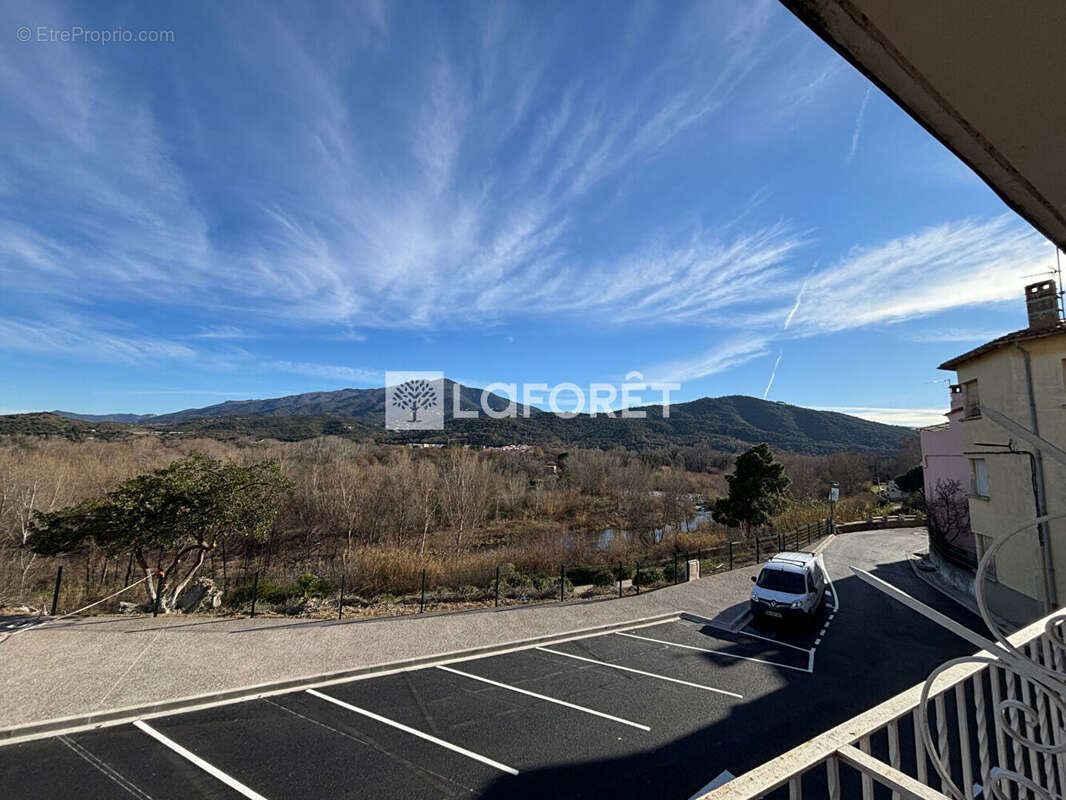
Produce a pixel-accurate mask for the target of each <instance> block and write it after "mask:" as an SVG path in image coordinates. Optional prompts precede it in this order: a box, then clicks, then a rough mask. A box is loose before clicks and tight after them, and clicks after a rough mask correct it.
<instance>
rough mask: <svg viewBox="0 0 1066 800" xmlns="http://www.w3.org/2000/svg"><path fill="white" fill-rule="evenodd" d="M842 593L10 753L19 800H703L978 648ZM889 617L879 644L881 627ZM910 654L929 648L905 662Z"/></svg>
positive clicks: (16, 747)
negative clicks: (723, 621)
mask: <svg viewBox="0 0 1066 800" xmlns="http://www.w3.org/2000/svg"><path fill="white" fill-rule="evenodd" d="M829 567H830V572H834V565H833V564H830V565H829ZM904 568H905V569H907V568H906V567H905V566H904ZM895 575H896V580H893V582H895V583H899V582H900V581H903V582H904V583H906V582H907V579H908V576H907V574H906V573H903V572H899V573H895ZM842 577H844V576H843V572H838V573H836V574H835V578H836V586H835V587H834V588H833V589H832V590H831V594H830V596H829V601H828V602H827V603H826V606H825V607H824V608H823V610H822V611H821V613H820V616H819V618H818V619H817V620H816V621H815V623H814V624H812V625H805V626H786V627H782V628H774V627H769V626H760V627H754V626H752V625H751V624H750V623H749V624H747V625H744V626H743V627H741V628H739V629H738V630H736V631H735V632H732V631H730V630H728V629H725V628H721V627H716V626H713V625H712V624H709V621H708V620H705V619H703V618H701V617H700V616H699V615H698V614H690V613H687V612H682V613H680V614H679V618H678V619H677V620H675V621H669V622H664V623H657V624H653V625H647V626H643V627H634V628H629V629H625V630H620V631H615V632H612V633H606V634H599V635H595V636H589V637H585V638H576V639H571V640H567V641H561V642H556V643H553V644H550V645H544V646H534V647H528V648H525V649H521V650H516V651H513V652H507V653H503V654H499V655H492V656H487V657H481V658H472V659H468V660H461V661H450V662H445V663H439V664H434V665H430V666H423V667H420V668H418V669H411V670H407V671H402V672H396V673H392V674H386V675H380V676H377V677H370V678H365V679H362V680H352V681H348V682H344V683H334V684H331V685H323V686H317V687H313V688H305V689H301V690H298V691H291V692H288V693H285V694H277V695H274V696H270V697H264V698H261V699H256V700H248V701H244V702H239V703H231V704H227V705H219V706H217V707H214V708H208V709H206V710H199V711H193V712H187V713H180V714H172V715H169V716H162V717H156V718H146V719H143V720H139V721H138V722H135V723H133V724H126V725H121V726H116V727H111V728H103V729H100V730H96V731H92V732H85V733H75V734H69V735H66V736H58V737H52V738H48V739H41V740H36V741H30V742H25V743H21V744H13V745H8V746H5V747H0V775H2V779H0V780H2V787H0V794H2V795H3V796H4V797H11V798H35V799H42V798H65V797H72V796H77V797H80V798H115V797H135V798H159V799H162V798H188V797H209V798H215V797H217V798H223V797H241V796H243V797H248V798H289V797H313V796H321V797H330V798H383V797H388V798H423V797H462V796H475V797H494V796H500V797H503V796H507V797H583V796H599V795H603V794H610V795H612V796H618V797H637V796H646V795H647V794H648V793H649V792H655V793H656V794H658V795H660V796H662V797H676V798H682V799H683V798H687V797H690V796H692V795H693V794H694V793H696V792H698V791H699V790H700V789H701V788H703V787H705V786H706V785H707V783H708V782H709V781H712V780H713V779H714V778H715V777H716V776H724V777H728V776H729V775H730V774H740V773H741V772H743V771H745V770H746V769H749V768H751V767H752V766H754V765H755V764H757V763H760V762H761V761H763V760H765V759H767V758H770V757H772V756H773V755H776V754H778V753H780V752H782V751H783V750H785V749H787V748H788V747H791V746H794V745H795V744H798V743H799V742H801V741H803V740H804V739H805V738H807V737H809V736H811V735H814V734H816V733H818V732H820V731H822V730H824V729H826V728H827V727H830V726H831V725H833V724H836V723H837V722H840V721H842V720H843V719H846V718H847V717H849V716H851V715H852V714H854V713H855V712H856V711H858V710H861V709H863V708H865V707H868V706H869V705H870V704H871V701H876V700H878V699H884V697H887V696H890V695H891V694H892V693H894V692H895V691H898V690H899V689H902V688H905V687H906V686H908V685H910V684H912V683H914V682H915V681H917V680H919V679H921V678H922V677H923V676H924V674H925V673H926V672H928V669H929V667H931V666H932V665H933V664H935V663H939V662H940V661H942V660H944V658H947V657H951V656H953V655H956V654H958V653H960V652H965V651H966V647H965V646H964V645H962V644H961V643H960V642H946V641H945V637H943V636H942V635H937V636H935V637H934V636H932V631H931V630H929V629H926V628H924V626H925V623H924V621H922V620H921V619H919V618H917V617H916V616H907V615H910V614H911V612H908V611H906V610H905V609H904V610H903V611H902V612H901V611H900V610H899V609H897V608H894V607H892V606H891V605H888V604H889V603H890V602H891V601H888V600H887V599H885V598H882V597H880V596H879V595H877V594H876V593H875V592H874V590H872V589H870V588H869V587H867V586H865V585H864V584H861V582H859V581H858V580H857V579H856V578H853V577H852V578H846V579H845V580H841V578H842ZM883 577H886V576H885V575H883ZM887 577H889V578H891V576H887ZM910 577H913V576H910ZM838 588H839V591H840V593H841V595H842V596H841V597H838V596H837V595H836V591H837V589H838ZM903 588H906V589H908V590H910V591H914V593H918V591H915V590H917V589H919V588H920V587H915V586H910V585H908V586H904V587H903ZM934 594H935V593H934ZM923 599H929V598H923ZM938 604H939V605H941V606H943V605H944V601H943V599H942V598H941V599H940V600H939V602H938ZM901 614H903V616H901ZM849 615H850V616H849ZM878 618H882V619H883V620H884V622H885V625H883V626H882V629H881V630H880V631H878V630H877V629H876V626H872V625H871V621H872V620H875V619H878ZM900 620H904V621H906V623H907V624H908V626H909V628H908V629H907V630H904V629H902V628H901V627H900V626H899V625H898V624H897V623H898V622H899V621H900ZM739 622H741V623H742V622H743V620H740V621H739ZM843 623H846V624H843ZM925 633H928V634H930V635H929V636H925V635H923V634H925ZM911 638H915V639H916V641H918V642H919V644H918V645H915V646H911V647H901V645H904V644H905V643H906V640H907V639H911ZM887 654H893V656H892V658H891V659H889V658H887V657H886V656H887ZM877 692H880V694H881V695H882V696H881V697H871V696H870V695H871V693H877ZM75 787H76V788H75Z"/></svg>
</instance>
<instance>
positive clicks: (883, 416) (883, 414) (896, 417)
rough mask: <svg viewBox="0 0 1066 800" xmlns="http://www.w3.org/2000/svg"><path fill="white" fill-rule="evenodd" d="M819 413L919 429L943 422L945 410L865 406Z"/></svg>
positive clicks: (846, 407) (831, 409)
mask: <svg viewBox="0 0 1066 800" xmlns="http://www.w3.org/2000/svg"><path fill="white" fill-rule="evenodd" d="M817 409H818V410H819V411H838V412H840V413H841V414H848V415H849V416H852V417H859V418H860V419H868V420H870V421H872V422H883V423H885V424H886V425H902V426H903V427H905V428H920V427H924V426H926V425H936V424H937V423H940V422H945V421H946V420H947V418H946V417H945V414H947V409H946V408H868V407H865V406H818V407H817Z"/></svg>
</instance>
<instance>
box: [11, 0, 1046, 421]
mask: <svg viewBox="0 0 1066 800" xmlns="http://www.w3.org/2000/svg"><path fill="white" fill-rule="evenodd" d="M0 18H2V19H3V25H2V29H0V35H5V36H7V37H8V41H7V42H5V44H4V46H3V47H2V48H0V280H2V282H3V286H4V291H3V293H2V295H0V374H2V375H3V378H2V380H3V384H2V393H0V409H3V410H5V411H7V412H12V411H23V410H41V409H54V408H61V409H66V410H75V411H82V412H89V413H104V412H117V411H123V412H125V411H130V412H139V413H150V412H165V411H171V410H177V409H179V408H186V407H189V406H199V405H207V404H211V403H216V402H221V401H222V400H225V399H237V398H246V397H270V396H277V395H280V394H291V393H297V392H304V391H319V390H329V389H338V388H342V387H346V386H354V387H365V386H379V385H382V384H383V378H384V372H385V371H386V370H443V371H444V372H445V373H446V374H447V375H448V376H449V377H453V378H455V379H456V380H460V381H462V382H464V383H469V384H472V385H485V384H487V383H490V382H493V381H506V382H547V383H556V382H560V381H573V382H576V383H579V384H582V385H584V384H587V383H589V382H592V381H612V382H621V381H622V380H623V379H624V376H625V375H626V373H628V372H630V371H631V370H637V371H640V372H641V373H642V374H643V375H645V376H646V377H647V378H649V379H654V380H673V381H678V382H680V383H681V384H682V389H681V391H680V392H678V393H677V394H676V395H675V399H680V400H686V399H694V398H696V397H701V396H705V395H723V394H749V395H755V396H757V397H761V396H763V394H764V392H766V391H767V387H768V384H769V383H770V379H771V375H773V376H774V377H773V383H772V385H771V386H769V391H768V394H767V396H768V397H769V399H773V400H783V401H786V402H790V403H796V404H799V405H807V406H814V407H821V408H837V409H851V410H858V411H857V413H860V414H862V415H864V416H872V417H874V418H881V419H885V420H894V421H900V422H904V423H906V424H912V423H913V424H917V423H924V422H931V421H936V420H937V414H938V413H939V411H940V410H941V409H942V408H944V407H945V405H946V398H947V393H946V387H945V385H944V383H943V382H938V381H941V380H942V379H944V378H946V377H947V374H946V373H941V372H938V371H937V370H936V365H937V364H938V363H940V362H941V361H942V360H944V359H946V358H948V357H950V356H952V355H955V354H957V353H959V352H963V351H965V350H968V349H970V348H971V347H974V346H976V345H977V344H979V343H981V342H982V341H984V340H987V339H988V338H991V337H993V336H996V335H999V334H1001V333H1004V332H1006V331H1009V330H1014V329H1017V328H1020V327H1024V324H1025V321H1024V303H1023V300H1022V287H1023V285H1024V284H1025V283H1027V282H1029V280H1030V279H1029V278H1027V277H1026V276H1029V275H1032V274H1033V273H1037V272H1041V271H1043V270H1046V269H1047V268H1048V266H1050V265H1051V264H1052V263H1053V262H1054V250H1053V248H1052V247H1051V246H1050V245H1049V244H1047V243H1046V241H1045V240H1044V239H1043V238H1042V237H1041V236H1040V235H1039V234H1037V233H1035V232H1034V231H1033V230H1032V229H1031V228H1030V227H1029V226H1028V225H1027V224H1026V223H1024V222H1023V221H1021V220H1020V219H1019V218H1017V217H1016V215H1014V214H1013V213H1012V212H1011V211H1009V209H1007V208H1006V207H1005V206H1004V205H1003V203H1002V202H1001V201H1000V200H999V199H998V198H997V197H996V196H995V195H994V194H993V193H992V191H991V190H989V189H988V188H987V187H986V186H985V185H984V184H983V183H982V182H981V181H980V180H979V179H978V178H976V177H975V176H974V175H973V174H972V173H970V172H969V170H968V169H967V168H966V167H965V166H963V165H962V164H961V163H960V162H959V161H958V160H957V159H956V158H955V157H954V156H952V155H951V154H950V153H948V152H947V151H946V150H945V149H944V148H943V147H942V146H941V145H939V144H938V143H937V142H935V141H934V140H933V139H932V138H931V137H930V136H929V135H928V134H927V133H925V132H924V131H923V130H922V129H921V128H920V127H919V126H918V125H917V124H916V123H915V122H913V121H912V120H911V119H910V118H909V117H908V116H907V115H906V114H904V113H903V112H902V111H901V110H900V109H899V108H897V107H896V106H895V105H894V104H893V103H892V102H891V101H890V100H888V99H887V98H886V97H885V96H884V95H882V94H881V93H880V92H879V91H878V90H877V89H875V88H872V87H871V86H870V84H869V82H868V81H866V79H865V78H863V77H862V76H861V75H860V74H858V73H857V72H856V71H855V70H853V69H852V68H851V67H850V66H848V65H847V64H846V63H845V62H843V61H842V59H841V58H840V57H839V56H837V55H836V54H835V53H834V52H832V51H831V50H830V49H829V48H828V47H827V46H825V45H824V44H823V43H822V42H821V41H820V40H818V39H817V38H816V37H815V36H814V35H813V34H812V33H810V32H809V31H808V30H807V29H806V28H805V27H803V26H802V25H801V24H800V23H799V22H798V21H797V20H796V19H794V18H793V17H792V16H791V15H790V14H789V13H787V12H786V11H785V10H784V9H783V8H782V7H781V6H780V5H779V4H778V3H777V2H776V1H775V0H767V2H745V3H735V2H725V1H723V2H697V3H683V2H667V3H662V4H655V3H638V2H626V3H622V2H605V3H602V4H596V3H592V2H589V3H579V4H573V3H548V2H536V3H534V2H525V3H519V2H511V3H494V4H488V3H469V4H464V3H460V2H443V3H440V4H434V3H430V2H428V1H427V2H366V3H362V4H359V3H354V2H344V3H340V2H335V3H325V2H323V3H313V4H307V3H292V4H285V3H238V2H227V3H215V2H204V3H189V2H186V3H181V4H176V3H175V4H149V3H140V2H124V3H104V2H100V3H91V4H90V3H82V4H79V5H77V6H64V5H58V4H51V3H47V2H40V3H22V2H18V3H15V2H3V3H0ZM23 25H25V26H29V28H30V29H31V31H32V32H33V36H32V38H31V40H30V41H28V42H19V41H17V40H16V29H18V28H19V27H20V26H23ZM75 25H77V26H81V27H82V28H83V29H85V30H93V29H100V30H105V29H106V30H115V29H123V30H128V31H132V32H133V35H134V36H136V35H137V32H139V31H141V30H165V31H172V32H173V34H172V39H173V41H171V42H164V43H139V42H129V43H110V44H102V43H93V42H84V41H77V42H62V41H39V40H38V38H39V35H40V34H39V32H40V31H41V30H42V29H43V30H44V31H45V34H44V35H45V38H47V37H48V36H50V35H51V34H50V33H48V32H49V31H63V30H67V29H70V28H71V27H72V26H75ZM775 364H776V365H777V366H776V372H775Z"/></svg>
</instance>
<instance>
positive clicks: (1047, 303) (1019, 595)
mask: <svg viewBox="0 0 1066 800" xmlns="http://www.w3.org/2000/svg"><path fill="white" fill-rule="evenodd" d="M1025 291H1026V302H1027V307H1028V311H1029V327H1028V328H1025V329H1023V330H1020V331H1015V332H1014V333H1009V334H1007V335H1006V336H1001V337H1000V338H998V339H994V340H993V341H991V342H988V343H987V344H983V345H981V346H980V347H978V348H976V349H974V350H971V351H970V352H968V353H964V354H963V355H961V356H958V357H956V358H953V359H951V360H949V361H947V362H945V363H943V364H941V365H940V368H941V369H947V370H954V371H955V372H956V373H957V374H958V384H959V386H960V388H961V394H962V416H961V419H962V423H961V428H962V450H963V455H964V456H965V457H966V459H967V461H968V468H969V476H970V480H969V490H970V498H969V504H970V525H971V527H972V529H973V531H974V533H975V534H976V536H977V549H978V553H979V554H982V553H983V552H984V551H985V550H987V548H988V547H990V546H991V544H992V543H993V542H994V541H996V540H997V539H998V538H1001V537H1004V536H1006V535H1007V534H1009V533H1010V532H1011V531H1014V530H1016V529H1017V528H1020V527H1021V526H1023V525H1024V524H1025V523H1026V522H1029V521H1032V520H1034V519H1035V518H1036V516H1037V511H1038V510H1040V511H1041V513H1042V514H1044V515H1055V514H1066V463H1064V461H1063V459H1064V457H1066V453H1064V452H1063V451H1066V322H1063V321H1062V319H1061V318H1060V311H1059V302H1058V301H1059V297H1058V294H1057V292H1056V287H1055V282H1054V281H1042V282H1040V283H1036V284H1032V285H1030V286H1027V287H1026V289H1025ZM1033 433H1035V434H1037V435H1036V436H1033ZM992 574H993V577H994V578H995V579H996V581H997V582H998V584H999V587H997V588H999V589H1000V591H999V592H997V600H998V603H1004V602H1006V603H1014V604H1015V606H1016V607H1015V608H1013V609H1011V611H1012V612H1013V613H1011V614H1009V616H1012V617H1014V616H1019V615H1021V614H1024V615H1025V616H1030V617H1031V616H1033V615H1034V614H1035V613H1037V612H1039V611H1042V610H1043V609H1045V608H1056V607H1059V606H1061V605H1062V604H1063V603H1064V602H1066V519H1059V520H1053V521H1051V522H1049V523H1047V524H1045V525H1043V526H1041V527H1040V530H1039V531H1037V530H1036V529H1035V528H1034V529H1032V530H1030V531H1027V532H1025V533H1021V534H1018V535H1017V536H1016V537H1014V539H1013V540H1011V543H1010V544H1008V545H1006V546H1005V547H1004V549H1003V550H1002V551H1001V552H1000V553H998V554H997V556H996V559H995V564H994V572H993V573H992ZM1004 610H1006V609H1004Z"/></svg>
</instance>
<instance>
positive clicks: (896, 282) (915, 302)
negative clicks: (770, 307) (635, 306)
mask: <svg viewBox="0 0 1066 800" xmlns="http://www.w3.org/2000/svg"><path fill="white" fill-rule="evenodd" d="M1043 241H1044V240H1043V239H1042V237H1040V236H1039V235H1038V234H1037V233H1035V232H1034V231H1033V230H1032V229H1031V228H1029V227H1028V226H1026V225H1024V224H1022V223H1021V222H1019V221H1017V220H1016V219H1014V218H1011V217H1009V216H1006V215H1004V216H1001V217H997V218H995V219H991V220H985V221H978V220H965V221H961V222H952V223H946V224H943V225H937V226H934V227H930V228H926V229H924V230H921V231H918V232H917V233H914V234H911V235H908V236H903V237H900V238H897V239H892V240H890V241H887V242H883V243H880V244H874V245H870V246H866V247H858V248H855V249H854V250H852V251H851V252H850V253H849V254H848V255H847V256H845V257H844V258H843V259H841V260H840V261H838V262H837V263H835V264H833V265H831V266H829V267H827V268H825V269H821V270H819V271H818V272H816V273H814V274H813V275H811V276H810V278H809V279H808V280H807V281H806V287H805V289H804V293H803V305H802V307H800V308H798V309H796V310H795V311H794V312H789V314H787V315H786V313H785V310H784V309H779V310H777V311H772V312H769V313H767V314H762V315H756V316H753V317H749V318H748V322H749V324H752V325H756V326H761V325H766V324H768V323H772V321H773V320H774V319H780V318H781V317H782V316H786V317H787V318H788V319H789V321H790V323H791V330H792V331H793V334H794V335H811V334H815V333H830V332H834V331H841V330H848V329H851V328H859V327H864V326H868V325H875V324H883V323H892V322H901V321H903V320H908V319H914V318H916V317H922V316H927V315H930V314H935V313H937V312H941V311H946V310H948V309H952V308H960V307H964V306H971V305H977V304H981V303H996V302H1002V301H1007V300H1015V299H1017V298H1018V297H1019V296H1020V290H1021V286H1022V283H1023V281H1022V279H1021V276H1022V275H1025V274H1026V273H1031V272H1034V271H1037V270H1038V269H1040V268H1041V266H1044V265H1045V261H1046V260H1047V249H1046V247H1045V246H1044V244H1043Z"/></svg>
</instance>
